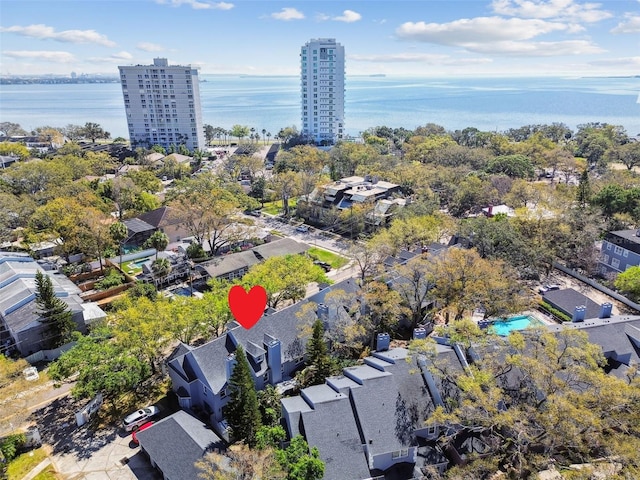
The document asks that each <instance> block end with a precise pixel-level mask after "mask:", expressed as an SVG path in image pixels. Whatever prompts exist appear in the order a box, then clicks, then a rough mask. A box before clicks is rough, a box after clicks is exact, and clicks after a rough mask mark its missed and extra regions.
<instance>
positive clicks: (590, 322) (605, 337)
mask: <svg viewBox="0 0 640 480" xmlns="http://www.w3.org/2000/svg"><path fill="white" fill-rule="evenodd" d="M547 328H548V329H549V330H551V331H552V332H558V331H561V330H562V329H566V328H570V329H575V330H582V331H585V332H586V333H587V335H589V341H590V342H591V343H594V344H596V345H600V347H601V348H602V353H603V354H604V356H605V358H606V359H607V361H608V365H607V367H606V371H607V372H608V373H610V374H612V375H615V376H616V377H619V378H626V374H627V372H628V370H629V368H631V367H633V366H640V316H638V315H615V316H606V317H603V318H588V319H586V320H585V321H583V322H571V323H564V324H562V325H547Z"/></svg>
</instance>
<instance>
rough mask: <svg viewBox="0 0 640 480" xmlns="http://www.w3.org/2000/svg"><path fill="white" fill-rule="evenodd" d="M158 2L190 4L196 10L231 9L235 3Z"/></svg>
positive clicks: (158, 0) (161, 2)
mask: <svg viewBox="0 0 640 480" xmlns="http://www.w3.org/2000/svg"><path fill="white" fill-rule="evenodd" d="M156 3H159V4H160V5H171V6H172V7H180V6H182V5H188V6H190V7H191V8H193V9H194V10H231V9H232V8H233V7H234V5H233V3H227V2H210V1H206V0H205V1H198V0H156Z"/></svg>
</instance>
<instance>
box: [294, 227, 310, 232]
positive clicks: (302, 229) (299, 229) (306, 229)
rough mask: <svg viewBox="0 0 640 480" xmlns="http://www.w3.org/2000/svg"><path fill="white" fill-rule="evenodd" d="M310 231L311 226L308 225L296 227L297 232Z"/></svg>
mask: <svg viewBox="0 0 640 480" xmlns="http://www.w3.org/2000/svg"><path fill="white" fill-rule="evenodd" d="M308 231H309V227H307V226H306V225H298V226H297V227H296V232H301V233H307V232H308Z"/></svg>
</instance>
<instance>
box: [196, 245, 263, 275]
mask: <svg viewBox="0 0 640 480" xmlns="http://www.w3.org/2000/svg"><path fill="white" fill-rule="evenodd" d="M258 263H260V260H258V258H257V257H256V256H255V254H254V253H253V252H252V251H251V250H247V251H244V252H238V253H230V254H229V255H223V256H221V257H216V258H214V259H212V260H208V261H207V262H204V263H201V264H199V265H198V267H197V268H199V269H200V268H203V269H204V270H205V271H206V272H207V275H209V276H210V277H211V278H216V277H221V276H223V275H228V274H230V273H233V272H236V271H238V270H241V269H243V268H249V267H252V266H253V265H256V264H258Z"/></svg>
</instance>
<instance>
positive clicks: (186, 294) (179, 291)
mask: <svg viewBox="0 0 640 480" xmlns="http://www.w3.org/2000/svg"><path fill="white" fill-rule="evenodd" d="M171 292H172V293H174V294H176V295H182V296H183V297H190V296H191V289H190V288H186V287H180V288H176V289H175V290H172V291H171Z"/></svg>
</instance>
